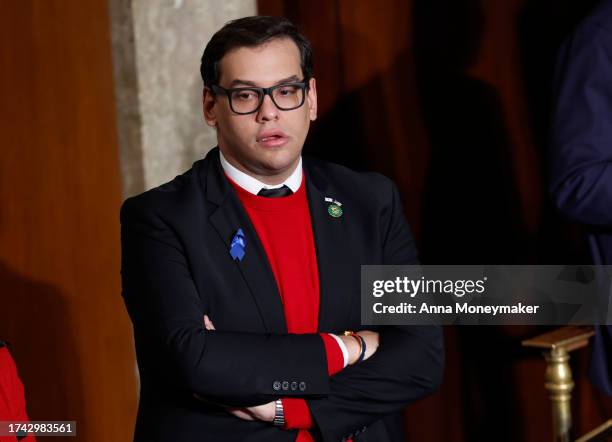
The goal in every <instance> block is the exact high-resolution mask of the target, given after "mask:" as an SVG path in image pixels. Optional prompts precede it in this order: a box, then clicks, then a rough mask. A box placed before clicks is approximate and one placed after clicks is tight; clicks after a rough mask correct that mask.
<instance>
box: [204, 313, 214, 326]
mask: <svg viewBox="0 0 612 442" xmlns="http://www.w3.org/2000/svg"><path fill="white" fill-rule="evenodd" d="M204 328H206V330H214V329H215V326H214V325H213V323H212V321H211V320H210V319H209V318H208V315H204Z"/></svg>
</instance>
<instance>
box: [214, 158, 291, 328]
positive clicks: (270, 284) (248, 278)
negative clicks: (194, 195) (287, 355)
mask: <svg viewBox="0 0 612 442" xmlns="http://www.w3.org/2000/svg"><path fill="white" fill-rule="evenodd" d="M209 157H210V161H209V164H208V173H207V174H206V197H207V199H208V200H209V201H210V202H212V203H214V204H216V205H218V208H217V210H215V211H214V212H213V213H212V214H211V215H210V218H209V220H210V223H211V224H212V226H213V227H214V228H215V230H216V231H217V233H218V234H219V236H220V237H221V239H222V240H223V242H224V243H225V245H226V247H227V257H219V259H227V262H228V265H232V266H236V267H237V268H238V270H239V271H240V273H241V275H242V277H243V278H244V281H245V282H246V284H247V286H248V287H249V290H250V292H251V295H252V296H253V298H254V299H255V303H256V304H257V307H258V309H259V313H260V315H261V317H262V319H263V321H264V325H265V327H266V330H268V331H269V332H272V333H286V332H287V324H286V322H285V314H284V311H283V305H282V301H281V298H280V294H279V292H278V286H277V285H276V280H275V279H274V274H273V273H272V269H271V268H270V264H269V262H268V258H267V256H266V253H265V251H264V249H263V246H262V245H261V242H260V241H259V238H258V236H257V233H256V232H255V229H254V228H253V225H252V224H251V221H250V219H249V217H248V215H247V213H246V211H245V210H244V208H243V207H242V204H241V203H240V201H239V200H238V197H237V196H236V194H235V192H234V191H233V189H231V185H230V184H229V182H228V181H227V178H226V177H225V176H224V174H223V170H222V168H221V164H220V162H219V153H218V151H217V150H215V151H213V152H211V153H210V154H209ZM238 229H242V231H243V232H244V235H245V242H246V248H245V252H246V253H245V256H244V258H243V260H242V261H232V258H231V256H230V254H229V249H230V244H231V241H232V238H233V237H234V235H235V234H236V232H237V231H238Z"/></svg>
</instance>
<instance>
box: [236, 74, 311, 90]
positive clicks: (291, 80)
mask: <svg viewBox="0 0 612 442" xmlns="http://www.w3.org/2000/svg"><path fill="white" fill-rule="evenodd" d="M299 81H300V77H298V76H297V75H292V76H290V77H287V78H283V79H282V80H278V81H277V82H276V83H274V86H277V85H279V84H283V83H295V82H299ZM238 85H244V86H247V87H248V86H251V87H260V86H257V84H256V83H255V82H254V81H249V80H240V79H238V78H237V79H235V80H232V82H231V83H230V84H229V87H230V88H232V87H234V86H238Z"/></svg>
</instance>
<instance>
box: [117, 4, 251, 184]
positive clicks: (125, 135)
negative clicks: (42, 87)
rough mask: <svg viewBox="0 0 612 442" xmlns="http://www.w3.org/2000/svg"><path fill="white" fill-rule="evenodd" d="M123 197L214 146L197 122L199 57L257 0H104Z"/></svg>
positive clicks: (176, 170)
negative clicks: (109, 19) (109, 13)
mask: <svg viewBox="0 0 612 442" xmlns="http://www.w3.org/2000/svg"><path fill="white" fill-rule="evenodd" d="M110 5H111V11H112V16H113V25H112V29H113V50H114V61H115V77H116V78H117V81H116V95H117V103H118V109H117V113H118V117H119V125H118V127H119V140H120V145H121V160H122V174H123V182H124V186H123V187H124V193H125V195H126V196H129V195H133V194H137V193H140V192H142V191H143V190H144V189H149V188H151V187H154V186H157V185H159V184H162V183H164V182H166V181H168V180H170V179H172V178H174V176H176V175H177V174H179V173H181V172H182V171H184V170H186V169H188V168H189V167H190V166H191V164H192V163H193V162H194V161H196V160H197V159H200V158H202V157H203V156H204V154H205V153H206V152H207V151H208V150H210V148H212V147H214V146H215V145H216V135H215V132H214V130H213V129H211V128H209V127H208V126H206V125H205V124H204V123H203V120H202V111H201V95H202V80H201V78H200V74H199V66H200V57H201V55H202V52H203V50H204V46H205V45H206V43H207V42H208V40H209V39H210V37H211V36H212V34H213V33H214V32H215V31H217V30H218V29H219V28H220V27H221V26H222V25H223V24H224V23H225V22H227V21H229V20H232V19H235V18H238V17H243V16H246V15H254V14H255V13H256V12H255V11H256V5H255V0H233V1H226V0H173V1H169V0H165V1H162V0H132V1H131V2H130V1H124V0H110Z"/></svg>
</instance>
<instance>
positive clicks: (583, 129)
mask: <svg viewBox="0 0 612 442" xmlns="http://www.w3.org/2000/svg"><path fill="white" fill-rule="evenodd" d="M611 78H612V31H610V30H608V29H604V28H602V27H600V26H599V25H597V24H595V23H589V22H587V23H586V24H585V25H583V26H581V27H580V28H579V29H578V31H577V32H576V33H575V34H574V35H572V37H571V38H570V39H569V40H567V41H566V42H565V43H564V45H563V47H562V49H561V51H560V53H559V58H558V62H557V72H556V79H555V84H556V88H555V89H556V91H555V96H556V103H555V106H554V107H555V108H554V114H553V128H552V145H551V157H550V164H551V187H550V190H551V194H552V196H553V198H554V201H555V204H556V206H557V207H558V209H559V210H560V211H561V212H562V213H564V214H565V215H566V216H568V217H569V218H571V219H572V220H574V221H577V222H580V223H584V224H590V225H597V226H612V210H610V207H611V206H612V81H611Z"/></svg>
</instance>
